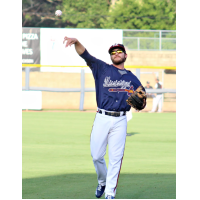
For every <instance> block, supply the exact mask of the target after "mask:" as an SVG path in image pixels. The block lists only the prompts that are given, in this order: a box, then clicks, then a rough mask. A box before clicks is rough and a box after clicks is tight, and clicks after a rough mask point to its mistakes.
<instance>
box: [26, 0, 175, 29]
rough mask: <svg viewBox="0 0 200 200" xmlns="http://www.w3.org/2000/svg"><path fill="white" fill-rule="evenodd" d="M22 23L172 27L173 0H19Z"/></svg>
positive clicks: (62, 25)
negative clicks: (59, 15) (58, 12)
mask: <svg viewBox="0 0 200 200" xmlns="http://www.w3.org/2000/svg"><path fill="white" fill-rule="evenodd" d="M57 9H60V10H62V12H63V14H62V16H61V17H56V16H55V11H56V10H57ZM22 26H23V27H68V28H108V29H155V30H175V29H176V0H22Z"/></svg>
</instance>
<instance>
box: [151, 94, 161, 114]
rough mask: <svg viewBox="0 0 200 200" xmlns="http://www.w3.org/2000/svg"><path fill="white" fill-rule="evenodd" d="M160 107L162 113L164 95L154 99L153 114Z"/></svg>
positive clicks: (159, 110)
mask: <svg viewBox="0 0 200 200" xmlns="http://www.w3.org/2000/svg"><path fill="white" fill-rule="evenodd" d="M157 106H158V112H161V111H162V95H157V96H156V97H154V98H153V107H152V110H151V112H155V111H156V108H157Z"/></svg>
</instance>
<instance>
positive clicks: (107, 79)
mask: <svg viewBox="0 0 200 200" xmlns="http://www.w3.org/2000/svg"><path fill="white" fill-rule="evenodd" d="M103 87H121V88H109V89H108V91H109V92H127V95H128V96H130V95H131V94H133V93H134V91H133V86H132V85H131V81H130V82H126V81H124V80H120V81H118V80H116V81H112V80H110V77H105V79H104V83H103ZM126 88H128V89H126Z"/></svg>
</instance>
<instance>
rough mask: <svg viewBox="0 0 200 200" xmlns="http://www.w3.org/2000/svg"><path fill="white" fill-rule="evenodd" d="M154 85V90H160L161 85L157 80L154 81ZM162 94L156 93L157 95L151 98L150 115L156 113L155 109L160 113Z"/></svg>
mask: <svg viewBox="0 0 200 200" xmlns="http://www.w3.org/2000/svg"><path fill="white" fill-rule="evenodd" d="M155 81H156V84H155V89H161V88H162V83H161V82H159V78H156V79H155ZM162 96H163V94H162V93H157V95H156V96H155V97H154V98H153V107H152V110H151V111H150V113H153V112H155V111H156V108H157V107H158V113H161V112H162Z"/></svg>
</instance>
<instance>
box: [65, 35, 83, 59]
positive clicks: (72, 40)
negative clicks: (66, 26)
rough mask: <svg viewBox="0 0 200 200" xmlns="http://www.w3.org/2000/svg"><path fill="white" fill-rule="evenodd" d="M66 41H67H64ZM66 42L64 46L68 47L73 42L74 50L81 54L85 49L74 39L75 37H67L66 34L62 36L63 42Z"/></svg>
mask: <svg viewBox="0 0 200 200" xmlns="http://www.w3.org/2000/svg"><path fill="white" fill-rule="evenodd" d="M66 41H67V42H66ZM65 42H66V44H65V47H68V46H70V47H71V45H73V44H75V49H76V52H77V53H78V54H79V55H81V54H82V53H83V52H84V51H85V47H84V46H83V45H82V44H81V43H80V42H79V41H78V40H77V39H76V38H69V37H67V36H65V37H64V41H63V44H64V43H65Z"/></svg>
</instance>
